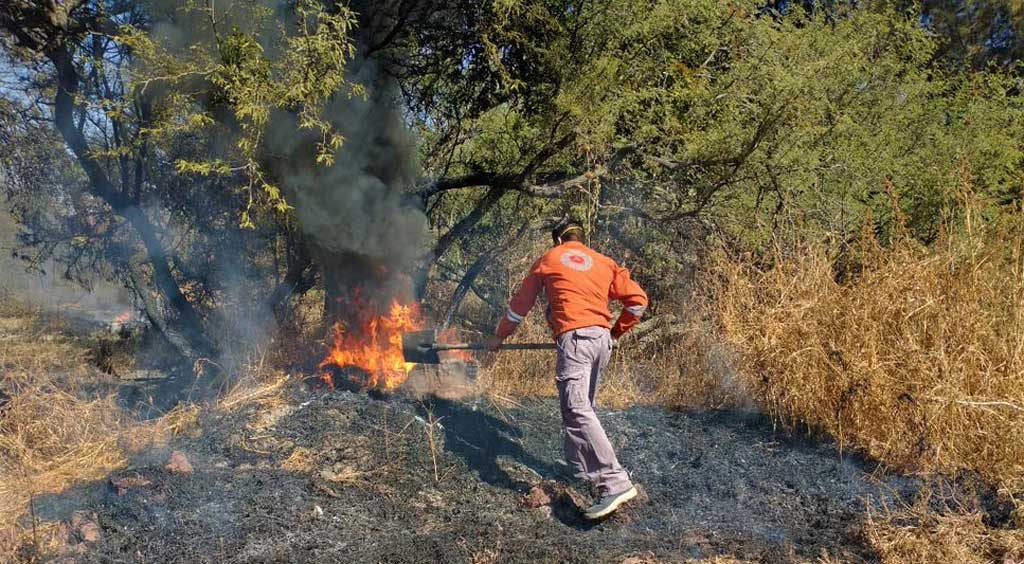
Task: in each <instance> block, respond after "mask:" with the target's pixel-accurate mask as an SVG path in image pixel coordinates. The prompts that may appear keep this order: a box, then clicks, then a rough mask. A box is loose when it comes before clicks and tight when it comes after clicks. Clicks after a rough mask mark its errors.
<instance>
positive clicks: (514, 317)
mask: <svg viewBox="0 0 1024 564" xmlns="http://www.w3.org/2000/svg"><path fill="white" fill-rule="evenodd" d="M505 317H507V318H508V320H509V321H511V322H512V323H522V322H523V316H522V315H519V314H518V313H516V312H514V311H512V310H511V309H510V310H508V313H507V314H505Z"/></svg>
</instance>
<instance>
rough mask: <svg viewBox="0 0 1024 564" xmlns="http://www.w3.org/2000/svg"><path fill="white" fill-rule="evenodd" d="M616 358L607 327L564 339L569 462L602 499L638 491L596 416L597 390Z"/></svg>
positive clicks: (561, 387) (561, 356)
mask: <svg viewBox="0 0 1024 564" xmlns="http://www.w3.org/2000/svg"><path fill="white" fill-rule="evenodd" d="M611 352H612V337H611V334H610V333H609V332H608V329H605V328H604V327H583V328H581V329H574V330H572V331H566V332H565V333H562V334H561V335H559V336H558V363H557V365H556V366H555V379H556V381H557V384H558V399H559V403H560V404H561V407H562V426H563V429H564V430H565V437H564V439H563V448H564V449H565V461H566V462H567V463H569V467H570V468H572V470H573V471H574V473H575V475H576V477H577V478H580V479H586V480H589V481H591V482H592V483H594V485H596V486H597V491H598V494H599V495H601V496H606V495H614V494H618V493H621V492H624V491H626V490H628V489H629V488H631V487H632V486H633V484H632V483H631V482H630V481H629V474H627V473H626V471H625V470H624V469H623V468H622V466H620V465H619V461H618V459H616V458H615V450H614V449H613V448H612V444H611V443H610V442H609V441H608V436H607V435H605V433H604V428H603V427H601V422H600V421H598V420H597V414H596V413H594V398H595V397H596V396H597V386H598V384H599V383H600V381H601V372H602V371H603V370H604V369H605V367H606V366H608V360H609V359H610V358H611Z"/></svg>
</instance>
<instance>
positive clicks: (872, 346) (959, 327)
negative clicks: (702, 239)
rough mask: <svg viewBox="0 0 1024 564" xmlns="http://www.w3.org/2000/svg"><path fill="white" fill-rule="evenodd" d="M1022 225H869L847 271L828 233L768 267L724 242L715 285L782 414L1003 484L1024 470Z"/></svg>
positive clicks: (753, 370) (904, 462)
mask: <svg viewBox="0 0 1024 564" xmlns="http://www.w3.org/2000/svg"><path fill="white" fill-rule="evenodd" d="M1022 223H1024V221H1022V218H1021V216H1020V215H1013V216H1012V217H1007V218H1005V219H1004V220H1003V221H1001V222H999V223H998V224H992V225H990V226H989V227H988V228H987V229H984V230H982V229H981V228H979V227H977V226H972V225H971V222H968V226H969V227H968V228H967V229H966V235H964V236H962V237H955V238H954V237H946V238H945V239H944V240H943V241H940V242H939V243H937V244H936V245H935V246H934V247H932V248H924V247H921V246H919V245H916V244H914V243H912V242H910V241H908V240H902V241H900V242H898V243H896V244H895V245H894V246H893V247H891V248H883V247H881V246H880V245H878V244H877V243H876V242H875V241H874V239H873V238H871V237H870V236H867V237H865V238H864V241H862V242H861V244H860V245H859V248H858V249H857V251H858V255H859V257H858V258H859V261H858V262H859V264H860V265H861V268H860V271H859V272H857V273H856V275H855V276H854V277H853V278H852V280H850V281H847V282H842V283H841V282H837V280H836V275H835V272H834V270H833V264H834V262H835V261H833V260H832V259H831V258H830V252H829V251H830V249H829V248H827V247H826V246H825V245H822V244H807V245H804V246H803V247H802V248H801V249H800V251H799V252H796V253H793V254H788V255H783V254H781V253H780V254H779V255H778V256H776V257H775V260H774V264H773V265H772V266H771V267H769V268H758V267H756V266H753V265H751V264H749V262H744V261H740V260H734V259H730V258H728V257H726V256H725V255H724V254H720V255H719V256H718V257H717V260H716V261H715V265H714V268H713V270H712V272H713V273H714V275H715V276H716V280H717V283H716V284H715V285H713V287H711V288H710V290H709V295H710V296H712V302H713V303H715V304H716V308H717V313H718V316H719V318H720V321H721V324H722V330H723V333H724V335H725V337H726V339H727V340H728V341H729V342H730V343H731V344H732V345H733V346H734V347H735V348H736V350H737V351H739V352H740V356H741V359H742V360H741V364H742V369H743V374H744V379H745V380H746V381H747V385H748V386H749V388H750V389H751V390H752V391H753V392H754V393H755V394H756V396H757V398H758V399H759V401H760V402H762V403H763V404H764V405H765V406H766V407H767V408H768V410H769V411H770V412H771V413H773V414H774V415H776V416H777V417H779V418H781V419H782V420H784V421H786V422H788V423H791V424H796V423H801V422H802V423H807V424H809V425H811V426H812V427H813V428H817V429H821V430H824V431H826V432H828V433H830V434H831V435H833V436H835V437H836V438H837V439H838V441H839V443H840V445H841V446H842V445H852V446H854V447H856V448H858V449H861V450H863V451H864V452H866V453H867V454H869V455H871V456H872V457H874V458H877V459H878V460H881V461H883V462H885V463H887V464H889V465H892V466H895V467H899V468H902V469H913V470H924V471H943V472H953V471H956V470H958V469H964V468H966V469H972V470H975V471H977V472H979V473H980V474H981V475H982V476H984V477H986V478H988V479H990V480H994V481H997V482H1001V483H1003V484H1007V485H1009V482H1011V481H1015V480H1018V479H1019V477H1020V476H1021V474H1022V469H1024V263H1022V260H1024V237H1022V235H1021V229H1020V226H1021V225H1022ZM1019 486H1020V484H1017V485H1016V486H1015V489H1019Z"/></svg>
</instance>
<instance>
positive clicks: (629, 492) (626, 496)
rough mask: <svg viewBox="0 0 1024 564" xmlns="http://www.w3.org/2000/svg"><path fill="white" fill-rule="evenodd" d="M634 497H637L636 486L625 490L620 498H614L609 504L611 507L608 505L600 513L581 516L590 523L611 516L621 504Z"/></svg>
mask: <svg viewBox="0 0 1024 564" xmlns="http://www.w3.org/2000/svg"><path fill="white" fill-rule="evenodd" d="M636 495H637V491H636V486H633V487H632V488H630V489H629V490H627V491H626V493H624V494H622V495H621V496H619V497H618V498H616V499H615V501H613V502H612V503H611V505H609V506H608V507H605V508H604V509H602V510H601V511H597V512H594V513H584V514H583V516H584V517H586V518H587V519H590V520H591V521H595V520H597V519H600V518H602V517H605V516H607V515H611V514H612V513H614V512H615V510H616V509H618V508H619V506H620V505H622V504H623V503H626V502H627V501H629V500H631V499H633V498H635V497H636Z"/></svg>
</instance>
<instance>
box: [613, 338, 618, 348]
mask: <svg viewBox="0 0 1024 564" xmlns="http://www.w3.org/2000/svg"><path fill="white" fill-rule="evenodd" d="M612 348H613V349H617V348H619V340H618V339H616V338H614V337H613V338H612Z"/></svg>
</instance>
